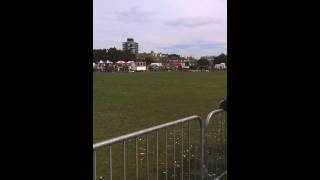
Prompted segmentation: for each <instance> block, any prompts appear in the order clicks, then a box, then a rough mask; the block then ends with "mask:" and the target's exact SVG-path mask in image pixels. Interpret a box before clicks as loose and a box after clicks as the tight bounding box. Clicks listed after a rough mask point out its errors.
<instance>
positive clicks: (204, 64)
mask: <svg viewBox="0 0 320 180" xmlns="http://www.w3.org/2000/svg"><path fill="white" fill-rule="evenodd" d="M197 65H198V67H200V68H207V67H208V66H209V65H210V62H209V61H208V59H206V58H203V57H202V58H200V59H199V60H198V62H197Z"/></svg>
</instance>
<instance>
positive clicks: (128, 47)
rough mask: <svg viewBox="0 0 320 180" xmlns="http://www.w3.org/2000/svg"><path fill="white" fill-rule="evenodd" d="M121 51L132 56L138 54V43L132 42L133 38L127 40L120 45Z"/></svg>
mask: <svg viewBox="0 0 320 180" xmlns="http://www.w3.org/2000/svg"><path fill="white" fill-rule="evenodd" d="M122 50H123V51H130V52H131V53H133V54H138V52H139V51H138V50H139V47H138V43H136V42H134V40H133V38H127V42H123V43H122Z"/></svg>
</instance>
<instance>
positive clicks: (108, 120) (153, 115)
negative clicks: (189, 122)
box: [93, 72, 227, 179]
mask: <svg viewBox="0 0 320 180" xmlns="http://www.w3.org/2000/svg"><path fill="white" fill-rule="evenodd" d="M226 74H227V73H226V72H201V73H200V72H197V73H191V72H149V73H99V72H96V73H94V74H93V137H94V139H93V141H94V143H96V142H99V141H102V140H106V139H109V138H113V137H116V136H119V135H123V134H126V133H130V132H133V131H137V130H141V129H144V128H148V127H152V126H154V125H159V124H162V123H166V122H170V121H173V120H176V119H180V118H183V117H187V116H191V115H200V116H201V117H203V118H204V117H205V116H206V115H207V114H208V113H209V112H210V111H211V110H213V109H215V108H216V107H217V105H218V102H219V101H220V100H221V99H223V98H224V97H226V95H227V75H226ZM114 149H115V150H113V152H118V151H119V152H121V144H120V146H119V147H115V148H114ZM130 153H131V152H130V151H128V156H129V154H130ZM106 154H107V151H105V152H102V154H101V153H100V155H99V154H97V161H98V164H97V167H98V169H97V171H98V177H99V174H101V172H102V171H105V170H107V164H106V163H103V161H101V159H104V158H105V156H106ZM133 155H134V154H133ZM121 157H122V156H121V155H120V154H118V155H117V154H115V155H114V157H113V158H115V159H116V158H119V160H118V161H120V162H121V161H122V158H121ZM99 160H100V162H99ZM104 161H105V160H104ZM114 161H115V160H114ZM117 163H118V164H119V162H115V164H114V168H117ZM132 163H133V164H130V163H128V164H130V166H134V162H132ZM118 167H121V166H120V164H119V166H118ZM115 171H116V170H115ZM119 171H120V172H121V170H119ZM133 172H134V169H133ZM129 175H130V173H129ZM103 176H104V178H103V179H107V178H105V176H106V174H103ZM119 177H121V176H119ZM119 177H118V178H119ZM129 177H130V176H129ZM118 178H116V177H115V179H118ZM119 179H122V178H119ZM127 179H134V178H133V177H131V178H127ZM151 179H153V178H151Z"/></svg>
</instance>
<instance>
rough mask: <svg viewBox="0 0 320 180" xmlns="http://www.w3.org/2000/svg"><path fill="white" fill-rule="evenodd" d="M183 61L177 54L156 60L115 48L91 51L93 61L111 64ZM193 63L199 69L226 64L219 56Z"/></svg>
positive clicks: (225, 60) (145, 54)
mask: <svg viewBox="0 0 320 180" xmlns="http://www.w3.org/2000/svg"><path fill="white" fill-rule="evenodd" d="M175 59H180V60H185V58H184V57H181V56H180V55H178V54H169V55H168V56H167V57H161V58H157V57H154V56H152V55H150V54H147V53H140V54H133V53H131V52H130V51H122V50H118V49H116V48H110V49H94V50H93V61H94V62H99V61H100V60H103V61H106V60H109V61H111V62H116V61H118V60H123V61H143V62H146V64H147V65H149V64H151V63H153V62H161V63H165V62H167V61H168V60H175ZM192 61H193V62H196V65H197V66H200V67H209V66H214V65H215V64H220V63H226V64H227V55H226V54H223V53H222V54H220V55H219V56H216V57H214V61H213V62H212V61H209V60H208V59H206V58H205V57H201V58H200V59H199V60H196V59H194V58H192Z"/></svg>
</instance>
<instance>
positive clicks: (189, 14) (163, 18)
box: [93, 0, 227, 57]
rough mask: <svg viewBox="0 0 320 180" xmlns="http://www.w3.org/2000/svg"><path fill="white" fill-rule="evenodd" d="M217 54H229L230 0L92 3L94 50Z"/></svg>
mask: <svg viewBox="0 0 320 180" xmlns="http://www.w3.org/2000/svg"><path fill="white" fill-rule="evenodd" d="M126 38H134V40H135V41H136V42H138V43H139V51H140V52H150V51H151V50H153V51H155V52H163V53H178V54H181V55H192V56H196V57H199V56H202V55H218V54H220V53H226V52H227V0H117V1H111V0H93V47H94V48H95V49H97V48H110V47H116V48H119V49H121V48H122V47H121V45H122V42H124V41H126Z"/></svg>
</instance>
